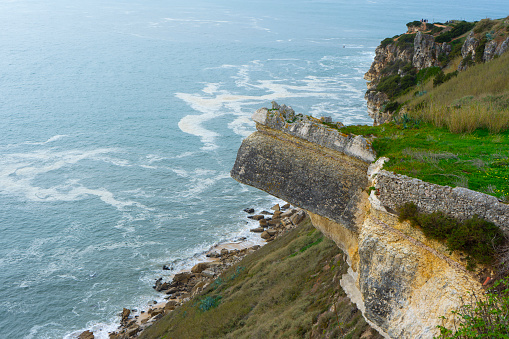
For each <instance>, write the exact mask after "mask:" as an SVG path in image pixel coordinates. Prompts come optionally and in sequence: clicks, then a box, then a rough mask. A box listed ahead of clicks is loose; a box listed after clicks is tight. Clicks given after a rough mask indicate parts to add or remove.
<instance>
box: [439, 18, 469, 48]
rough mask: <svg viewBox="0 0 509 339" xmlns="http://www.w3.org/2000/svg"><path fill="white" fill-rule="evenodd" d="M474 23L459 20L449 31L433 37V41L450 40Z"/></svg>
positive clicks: (463, 32) (467, 29) (464, 31)
mask: <svg viewBox="0 0 509 339" xmlns="http://www.w3.org/2000/svg"><path fill="white" fill-rule="evenodd" d="M474 26H475V24H474V23H473V22H466V21H460V22H459V23H457V24H456V25H455V26H454V27H453V28H452V29H451V30H450V31H448V32H445V33H442V34H440V35H439V36H437V37H436V38H435V42H440V43H442V42H450V41H451V40H453V39H454V38H457V37H459V36H460V35H463V34H465V33H466V32H468V31H470V30H471V29H472V28H473V27H474Z"/></svg>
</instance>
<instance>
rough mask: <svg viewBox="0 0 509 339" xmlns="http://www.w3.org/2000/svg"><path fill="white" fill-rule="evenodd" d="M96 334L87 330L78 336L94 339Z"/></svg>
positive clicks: (81, 338)
mask: <svg viewBox="0 0 509 339" xmlns="http://www.w3.org/2000/svg"><path fill="white" fill-rule="evenodd" d="M94 338H95V336H94V334H93V333H92V332H90V331H88V330H87V331H85V332H83V333H81V334H80V335H79V336H78V339H94Z"/></svg>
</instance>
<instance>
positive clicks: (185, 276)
mask: <svg viewBox="0 0 509 339" xmlns="http://www.w3.org/2000/svg"><path fill="white" fill-rule="evenodd" d="M191 276H192V273H191V272H182V273H177V274H175V276H174V277H173V281H174V282H177V283H180V284H187V282H188V281H189V279H191Z"/></svg>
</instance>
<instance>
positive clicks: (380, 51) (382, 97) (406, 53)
mask: <svg viewBox="0 0 509 339" xmlns="http://www.w3.org/2000/svg"><path fill="white" fill-rule="evenodd" d="M451 50H452V48H451V45H450V44H447V43H436V42H435V38H434V37H433V35H429V34H424V33H422V32H421V31H418V32H417V34H416V35H415V38H414V42H413V49H412V48H407V46H406V45H405V46H404V47H399V46H398V43H397V42H394V43H391V44H388V45H386V46H382V45H380V46H378V47H377V49H376V51H375V58H374V60H373V63H372V64H371V67H370V69H369V70H368V72H367V73H366V74H365V75H364V79H366V80H368V81H369V82H368V84H367V86H368V91H367V92H366V95H365V96H364V98H365V99H366V101H367V106H368V113H369V115H370V116H371V117H372V118H373V125H375V126H376V125H380V124H383V123H385V122H387V121H390V120H391V119H392V113H391V112H387V111H385V110H384V109H383V107H384V104H386V103H387V102H388V101H389V98H388V96H387V95H386V94H385V93H383V92H379V91H377V90H376V86H377V85H378V83H379V82H380V79H381V78H382V76H384V75H391V74H384V72H383V70H384V68H386V67H387V66H389V65H390V64H391V63H394V62H396V61H402V64H403V65H404V64H408V63H411V64H412V66H413V67H415V68H417V70H421V69H423V68H427V67H432V66H438V65H440V62H439V60H440V57H441V56H443V55H449V53H450V52H451ZM398 74H401V70H398ZM401 75H402V74H401Z"/></svg>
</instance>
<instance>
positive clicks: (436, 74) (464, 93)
mask: <svg viewBox="0 0 509 339" xmlns="http://www.w3.org/2000/svg"><path fill="white" fill-rule="evenodd" d="M407 27H408V31H407V32H406V33H404V34H401V35H398V36H395V37H393V38H387V39H385V40H383V41H382V42H381V44H380V46H379V47H378V48H377V50H376V56H375V60H374V62H373V64H372V66H371V68H370V69H369V71H368V72H367V73H366V75H365V79H366V80H368V81H369V83H368V91H367V93H366V99H367V100H368V108H369V111H370V114H371V115H372V116H373V118H374V120H375V124H380V123H384V122H388V121H391V119H392V117H393V115H394V114H398V113H400V112H401V113H405V112H408V111H414V110H419V109H422V108H424V107H431V106H432V107H434V108H439V109H440V110H444V109H447V108H448V107H457V106H458V105H457V104H458V103H459V104H460V105H461V104H464V103H471V104H474V103H475V104H478V105H477V106H485V107H486V110H488V111H497V112H499V111H502V112H503V114H500V113H497V114H498V115H499V116H504V117H505V118H504V119H502V120H503V122H501V123H500V125H501V127H500V128H498V127H497V128H498V130H502V129H507V128H509V125H508V122H509V119H507V118H506V117H507V115H508V113H507V111H508V106H507V98H508V95H509V92H508V89H507V81H506V79H507V57H504V55H505V54H506V52H507V50H508V49H509V19H508V18H504V19H497V20H491V19H483V20H481V21H478V22H465V21H450V22H447V23H445V24H442V23H434V24H430V23H421V22H419V21H414V22H410V23H408V24H407ZM499 58H500V59H503V60H496V59H499ZM488 64H493V65H492V66H489V67H484V68H483V67H482V66H483V65H488ZM479 68H481V69H479ZM472 69H477V70H476V71H473V70H472ZM467 70H468V72H466V75H463V76H461V77H460V78H459V79H456V76H458V74H461V73H463V72H464V71H467ZM452 80H455V81H453V84H451V85H448V86H446V87H445V88H442V87H444V86H445V85H446V84H447V83H448V82H449V81H452ZM465 97H466V98H467V99H465ZM472 99H473V100H472ZM424 120H426V119H424ZM492 120H494V119H492ZM478 127H485V126H482V125H479V126H478ZM458 131H461V130H455V132H458ZM494 131H495V132H496V131H497V130H494Z"/></svg>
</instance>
